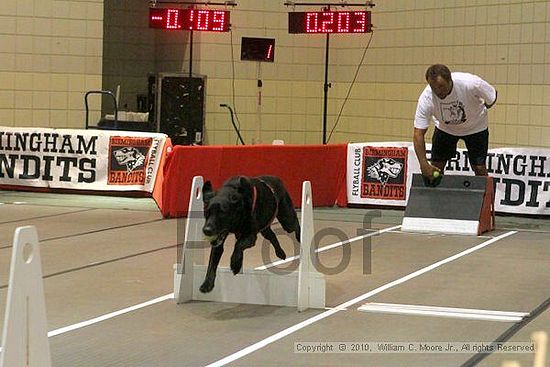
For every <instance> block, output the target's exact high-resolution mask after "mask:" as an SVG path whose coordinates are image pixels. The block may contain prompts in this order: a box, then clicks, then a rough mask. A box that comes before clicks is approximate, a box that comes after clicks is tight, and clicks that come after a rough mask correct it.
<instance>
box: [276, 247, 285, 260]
mask: <svg viewBox="0 0 550 367" xmlns="http://www.w3.org/2000/svg"><path fill="white" fill-rule="evenodd" d="M275 255H277V257H278V258H279V259H281V260H284V259H286V254H285V251H284V250H283V249H282V248H281V249H277V250H275Z"/></svg>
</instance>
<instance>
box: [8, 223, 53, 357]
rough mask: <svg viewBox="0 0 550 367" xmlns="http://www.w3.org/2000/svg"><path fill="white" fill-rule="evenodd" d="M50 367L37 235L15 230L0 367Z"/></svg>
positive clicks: (29, 229)
mask: <svg viewBox="0 0 550 367" xmlns="http://www.w3.org/2000/svg"><path fill="white" fill-rule="evenodd" d="M20 366H21V367H23V366H25V367H50V366H51V357H50V344H49V341H48V330H47V321H46V302H45V299H44V285H43V280H42V265H41V260H40V249H39V246H38V235H37V233H36V228H35V227H33V226H26V227H18V228H17V229H16V230H15V236H14V239H13V252H12V256H11V268H10V280H9V286H8V298H7V307H6V314H5V321H4V330H3V333H2V352H1V354H0V367H20Z"/></svg>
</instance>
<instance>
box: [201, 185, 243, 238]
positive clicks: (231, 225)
mask: <svg viewBox="0 0 550 367" xmlns="http://www.w3.org/2000/svg"><path fill="white" fill-rule="evenodd" d="M251 197H252V184H251V183H250V181H249V180H248V179H247V178H246V177H233V178H231V179H229V180H228V181H226V182H225V183H224V184H223V186H222V187H221V188H220V189H219V190H218V191H214V190H213V188H212V184H211V183H210V181H206V182H205V184H204V185H203V188H202V199H203V202H204V218H205V223H204V226H203V227H202V232H203V233H204V235H205V236H206V237H207V239H208V240H209V241H210V243H211V244H212V246H214V247H215V246H218V245H220V244H222V243H223V240H224V239H225V237H226V236H227V234H228V233H230V232H233V233H234V232H235V231H236V230H237V229H238V228H239V227H240V225H241V224H242V223H243V222H245V220H246V218H248V216H250V206H251Z"/></svg>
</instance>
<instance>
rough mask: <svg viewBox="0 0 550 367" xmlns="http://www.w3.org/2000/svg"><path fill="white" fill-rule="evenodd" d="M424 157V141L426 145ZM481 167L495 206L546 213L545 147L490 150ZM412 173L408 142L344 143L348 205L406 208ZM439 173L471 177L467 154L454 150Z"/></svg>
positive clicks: (548, 176) (549, 181)
mask: <svg viewBox="0 0 550 367" xmlns="http://www.w3.org/2000/svg"><path fill="white" fill-rule="evenodd" d="M426 148H427V149H428V157H429V149H430V145H429V144H428V145H427V147H426ZM487 170H488V171H489V175H490V176H492V177H493V178H494V182H495V209H496V211H497V212H502V213H520V214H536V215H550V149H539V148H498V149H490V150H489V153H488V156H487ZM413 173H420V167H419V165H418V160H417V158H416V155H415V152H414V146H413V144H412V143H409V142H395V143H386V142H384V143H361V144H349V145H348V162H347V194H348V195H347V196H348V203H349V204H370V205H388V206H406V205H407V200H408V192H409V190H410V185H411V177H412V174H413ZM445 174H451V175H452V174H455V175H473V174H474V173H473V171H472V169H471V168H470V165H469V162H468V152H467V151H466V150H464V149H459V151H458V152H457V155H456V156H455V158H454V159H451V160H450V161H449V162H448V163H447V166H446V168H445Z"/></svg>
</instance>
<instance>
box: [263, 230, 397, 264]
mask: <svg viewBox="0 0 550 367" xmlns="http://www.w3.org/2000/svg"><path fill="white" fill-rule="evenodd" d="M400 227H401V225H398V226H394V227H390V228H384V229H381V230H378V231H375V232H370V233H367V234H364V235H361V236H357V237H353V238H350V239H349V240H345V241H341V242H336V243H333V244H332V245H327V246H324V247H319V248H318V249H317V250H315V252H324V251H328V250H332V249H333V248H337V247H340V246H343V245H345V244H347V243H352V242H355V241H358V240H361V239H363V238H368V237H373V236H377V235H379V234H382V233H385V232H390V231H393V230H396V229H398V228H400ZM299 258H300V255H297V256H291V257H287V258H286V259H284V260H278V261H274V262H272V263H271V264H267V265H262V266H258V267H257V268H255V269H254V270H266V269H269V268H272V267H274V266H278V265H281V264H286V263H288V262H291V261H293V260H296V259H299Z"/></svg>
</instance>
